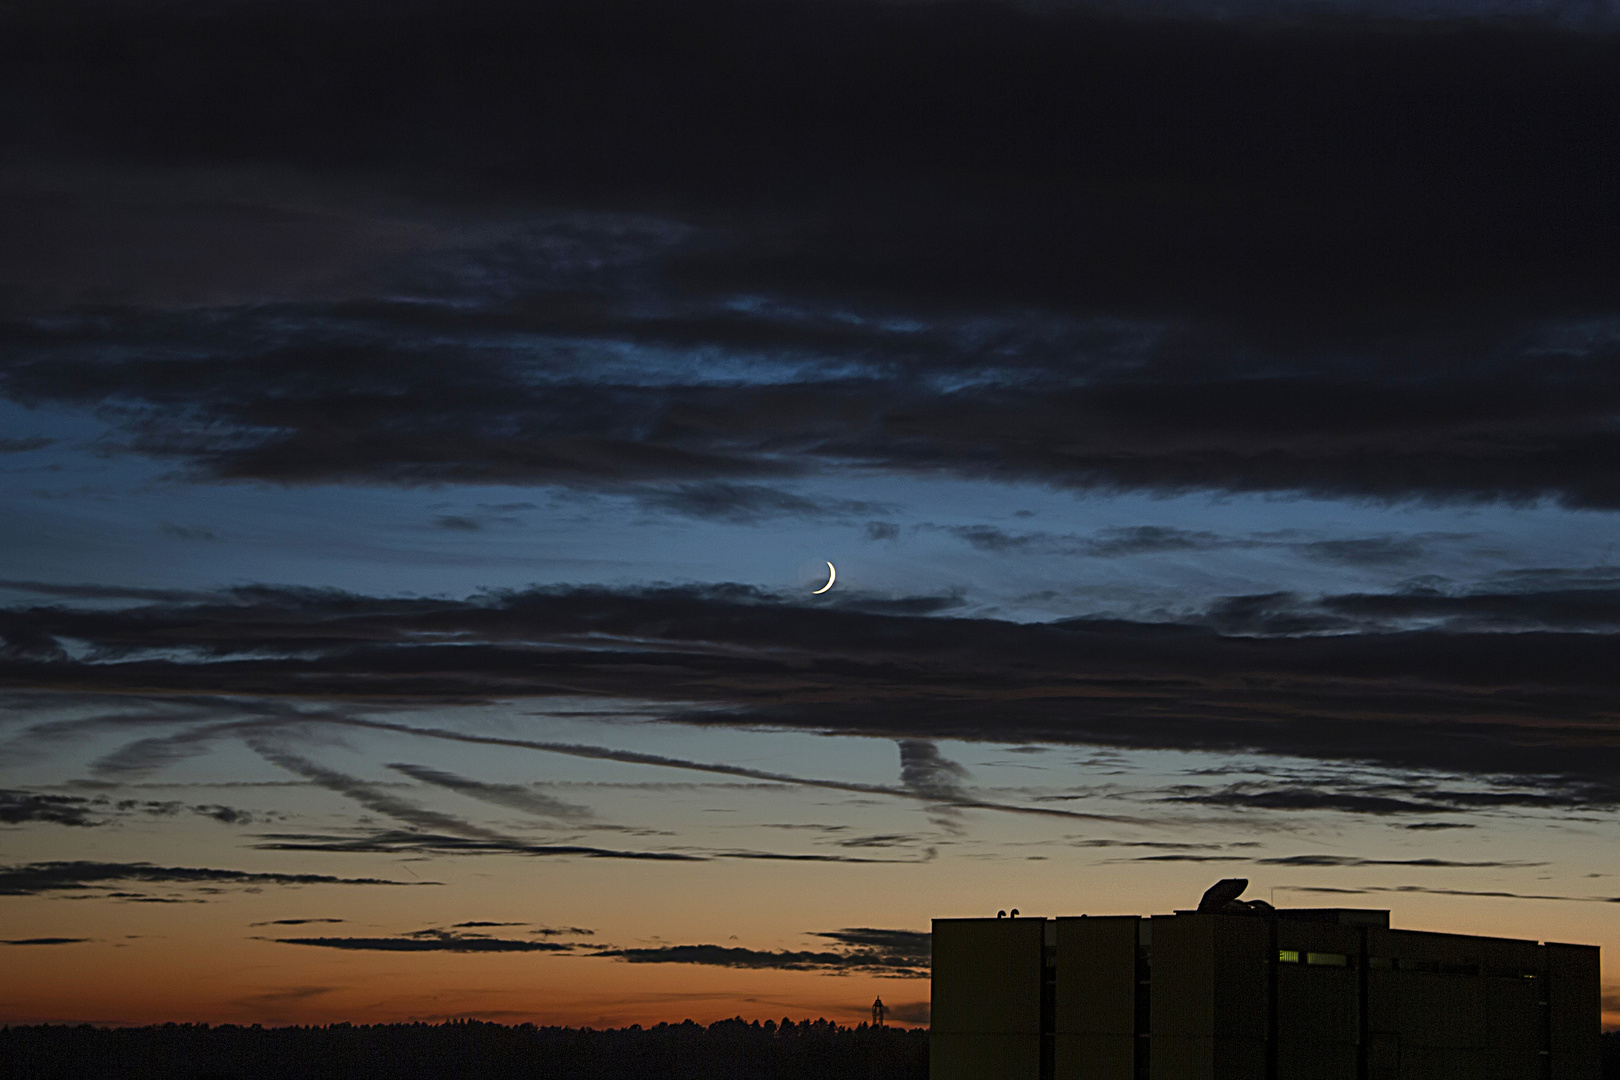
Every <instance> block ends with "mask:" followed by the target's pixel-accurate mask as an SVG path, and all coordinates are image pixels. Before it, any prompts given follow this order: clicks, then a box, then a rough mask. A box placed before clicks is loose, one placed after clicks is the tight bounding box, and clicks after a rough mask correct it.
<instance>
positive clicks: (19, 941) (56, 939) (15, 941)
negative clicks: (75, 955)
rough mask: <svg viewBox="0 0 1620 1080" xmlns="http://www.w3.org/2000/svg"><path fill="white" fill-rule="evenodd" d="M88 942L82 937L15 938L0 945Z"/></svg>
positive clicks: (2, 941)
mask: <svg viewBox="0 0 1620 1080" xmlns="http://www.w3.org/2000/svg"><path fill="white" fill-rule="evenodd" d="M89 940H90V939H89V938H82V937H36V938H15V939H11V940H0V945H80V944H83V943H84V942H86V941H89Z"/></svg>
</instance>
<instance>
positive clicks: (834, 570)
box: [810, 563, 838, 596]
mask: <svg viewBox="0 0 1620 1080" xmlns="http://www.w3.org/2000/svg"><path fill="white" fill-rule="evenodd" d="M837 580H838V567H836V566H834V565H833V564H832V563H828V564H827V584H825V585H823V586H822V587H821V588H819V589H815V590H812V591H811V593H810V595H811V596H820V595H821V594H822V593H824V592H826V591H827V590H828V589H830V588H832V587H833V582H835V581H837Z"/></svg>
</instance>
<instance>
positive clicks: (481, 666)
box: [0, 586, 1620, 842]
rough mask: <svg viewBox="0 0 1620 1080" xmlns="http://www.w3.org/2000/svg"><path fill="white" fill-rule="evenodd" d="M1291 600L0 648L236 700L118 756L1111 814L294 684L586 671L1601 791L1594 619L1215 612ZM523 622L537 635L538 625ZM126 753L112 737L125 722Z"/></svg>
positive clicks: (93, 675) (963, 729)
mask: <svg viewBox="0 0 1620 1080" xmlns="http://www.w3.org/2000/svg"><path fill="white" fill-rule="evenodd" d="M1499 595H1502V596H1507V595H1508V594H1505V593H1504V594H1499ZM1418 599H1419V601H1421V602H1427V601H1426V600H1424V598H1418ZM1511 599H1512V600H1513V601H1514V602H1520V601H1524V600H1525V597H1523V596H1518V595H1515V596H1512V597H1511ZM1397 602H1398V603H1405V602H1406V599H1405V598H1404V597H1397ZM1302 603H1303V602H1302V601H1300V600H1298V598H1290V597H1288V596H1286V595H1281V596H1277V597H1272V598H1268V599H1267V600H1266V602H1265V603H1255V604H1251V605H1249V608H1248V611H1249V613H1250V614H1249V615H1248V616H1246V618H1247V620H1248V621H1243V620H1240V619H1238V617H1237V615H1236V614H1234V612H1236V611H1237V610H1238V606H1237V605H1233V604H1228V605H1225V606H1222V607H1218V608H1216V609H1212V612H1211V613H1210V614H1208V615H1207V616H1205V617H1202V619H1201V621H1202V622H1204V623H1205V625H1196V624H1176V625H1171V624H1151V623H1138V622H1126V621H1119V620H1103V619H1076V620H1066V621H1063V622H1057V623H1047V624H1020V623H1013V622H1006V621H1000V620H995V619H988V618H939V617H931V616H927V615H915V614H889V613H883V612H880V611H863V610H859V609H858V608H842V607H839V606H837V605H817V606H808V605H801V604H798V603H796V602H790V601H788V600H784V599H782V598H779V597H776V596H773V595H771V594H767V593H763V592H760V591H757V590H754V589H750V588H746V587H742V586H719V587H714V588H708V589H696V588H685V589H675V588H656V589H628V590H619V591H614V590H606V589H583V588H582V589H550V590H546V589H542V590H532V591H527V592H515V593H500V594H491V595H487V596H481V597H479V598H476V599H473V600H466V601H458V600H448V599H388V598H370V597H363V596H355V595H352V594H345V593H336V592H324V591H308V590H288V589H272V588H262V587H261V588H253V589H241V590H236V591H235V592H234V593H232V594H231V595H230V597H229V600H228V601H225V600H221V601H218V602H201V603H193V604H154V605H149V606H144V607H138V608H127V607H126V608H120V609H118V610H85V609H73V610H69V609H64V608H57V607H40V608H29V609H13V610H10V611H6V612H3V613H0V616H3V617H0V634H3V635H4V636H5V640H6V641H7V642H8V643H9V644H10V646H11V653H10V656H9V658H6V659H0V687H4V688H6V689H10V690H13V691H25V690H47V689H48V690H50V691H51V692H53V693H60V692H63V691H64V690H70V689H71V690H72V691H73V692H75V693H80V694H90V693H102V694H110V693H118V694H124V695H137V694H138V695H168V696H170V697H173V698H175V699H176V700H188V701H192V702H196V701H197V700H198V699H199V697H200V696H205V695H216V697H215V698H214V699H212V703H211V704H210V705H209V706H208V708H210V709H213V708H216V707H218V708H221V709H231V710H240V711H242V712H245V713H246V719H244V720H242V721H240V722H239V723H240V724H241V725H242V726H241V727H240V728H239V729H233V728H231V727H230V726H229V725H228V724H226V723H224V722H220V723H219V724H218V725H214V728H215V729H214V730H212V731H201V730H193V729H191V728H188V729H186V731H184V732H182V733H181V734H179V735H174V736H163V737H162V738H163V739H166V740H170V741H169V742H157V743H145V744H144V746H143V748H142V749H141V752H140V753H137V754H134V759H135V761H139V762H150V761H161V760H163V754H165V753H169V752H171V751H175V750H179V749H184V748H185V747H186V746H192V745H203V742H202V741H201V740H202V739H203V736H204V735H207V736H208V737H210V738H218V737H226V736H230V737H243V736H247V737H251V738H256V739H259V740H260V741H261V743H262V742H263V740H264V739H265V738H267V737H269V735H270V734H271V733H272V732H274V731H276V730H279V729H282V728H285V729H287V730H289V731H297V732H305V731H307V730H309V729H310V727H311V726H312V725H316V726H320V725H326V726H362V727H367V728H371V729H375V730H392V731H400V732H404V733H410V734H416V735H420V736H424V737H427V738H432V739H443V740H452V741H458V742H464V743H473V744H479V745H491V746H510V747H514V748H523V749H531V750H536V751H543V752H547V753H557V754H567V755H571V756H577V757H584V758H590V759H597V760H609V761H619V762H624V763H627V764H637V765H645V766H652V767H659V768H674V769H681V770H686V771H698V772H704V773H709V774H718V775H723V776H727V777H731V778H735V779H740V780H748V781H761V782H767V783H785V784H795V785H808V786H814V787H822V788H826V789H828V790H837V791H847V792H851V793H855V794H866V795H881V796H885V797H894V798H908V799H914V800H918V801H922V802H930V803H937V804H942V805H943V804H950V805H954V806H957V807H960V808H963V809H971V808H982V809H992V810H997V811H1008V812H1018V813H1044V814H1048V815H1051V816H1059V817H1070V818H1074V817H1080V818H1085V817H1088V816H1091V817H1104V818H1106V817H1107V816H1106V815H1084V814H1079V815H1077V814H1075V813H1073V812H1069V811H1064V810H1061V809H1057V808H1052V807H1045V806H1040V807H1034V806H1018V805H1015V804H1009V803H1004V802H1000V801H997V800H991V799H978V798H952V797H948V796H949V793H948V792H947V791H945V790H944V789H942V788H940V787H939V786H938V782H939V781H941V779H942V778H943V779H948V777H947V776H945V774H943V773H940V772H938V770H935V771H934V772H933V773H931V774H929V775H930V776H931V777H932V779H931V780H928V782H929V783H932V784H933V785H934V786H933V787H931V788H929V789H928V790H926V791H925V790H920V789H918V788H914V787H909V786H906V785H905V784H904V783H899V784H893V785H887V784H858V783H845V782H841V781H831V780H823V779H820V778H815V777H804V776H795V775H792V774H787V773H777V772H772V771H769V770H764V769H755V768H749V767H745V766H733V765H724V764H715V763H707V762H699V761H691V760H685V759H676V758H670V757H668V756H664V755H657V754H647V753H641V752H637V751H630V750H621V749H615V748H611V747H592V746H582V745H577V744H569V743H555V742H547V741H544V740H531V739H519V738H507V737H497V736H480V735H471V734H468V733H466V732H462V731H455V730H450V729H447V728H434V727H427V726H422V725H413V724H407V723H402V722H399V721H396V720H392V719H386V718H384V717H383V716H382V715H379V713H380V711H381V709H380V707H379V709H377V710H372V711H371V712H370V713H368V712H367V710H366V708H365V707H364V705H363V704H359V703H356V704H354V705H350V706H345V707H342V708H338V707H335V706H322V707H321V708H319V709H317V708H315V707H313V706H311V705H309V702H311V701H312V700H319V699H320V698H322V697H327V698H331V699H347V700H349V701H351V702H354V701H356V699H359V701H360V702H363V701H364V700H367V699H370V700H379V701H380V700H386V701H387V702H388V703H389V705H388V708H391V709H397V708H399V707H400V706H401V704H402V703H408V702H413V701H414V702H419V703H423V704H426V703H438V702H443V701H447V700H448V701H456V700H459V701H471V700H490V699H494V698H503V699H509V698H521V697H523V696H526V695H537V696H547V697H555V696H556V695H558V694H559V693H566V694H585V695H596V694H607V695H611V696H613V697H619V698H638V699H641V700H643V701H645V702H648V703H649V705H648V706H647V707H648V708H652V709H657V708H658V707H659V703H668V705H669V707H670V709H671V712H670V717H671V718H672V719H678V720H680V721H682V722H685V723H690V724H707V725H737V724H746V725H755V724H759V725H766V726H780V727H788V728H801V729H808V730H819V731H844V732H858V733H863V734H870V735H881V736H884V737H888V738H894V739H896V740H921V741H923V742H927V741H931V740H935V739H942V738H966V739H974V740H983V741H992V742H995V743H997V744H1003V743H1006V742H1008V741H1028V742H1043V743H1053V742H1057V743H1065V742H1066V743H1086V744H1102V745H1112V746H1121V747H1164V748H1179V749H1196V750H1259V751H1265V752H1270V753H1277V754H1286V755H1295V756H1305V757H1311V758H1317V759H1322V760H1339V761H1346V760H1348V761H1366V762H1373V763H1378V764H1380V765H1384V766H1393V767H1399V768H1408V769H1416V770H1422V769H1438V770H1443V771H1445V772H1448V773H1471V774H1485V775H1494V774H1504V775H1508V776H1517V777H1520V778H1522V782H1521V783H1519V784H1518V786H1517V787H1516V788H1512V789H1504V788H1500V787H1499V788H1496V789H1493V790H1480V791H1468V790H1466V789H1465V788H1464V787H1463V786H1461V785H1458V786H1455V787H1454V788H1448V789H1447V790H1446V791H1445V792H1444V793H1443V797H1442V796H1441V795H1435V794H1434V793H1432V792H1430V793H1428V794H1427V795H1425V796H1424V797H1418V796H1419V794H1420V793H1412V792H1407V793H1401V792H1389V791H1380V792H1366V791H1351V792H1350V793H1351V794H1365V795H1374V796H1378V797H1388V798H1395V799H1405V800H1407V801H1411V802H1422V801H1425V798H1427V799H1428V801H1430V802H1431V803H1433V804H1434V807H1433V808H1434V809H1453V808H1456V809H1468V808H1479V807H1489V806H1492V805H1521V806H1522V805H1544V806H1547V807H1571V806H1578V805H1581V804H1583V803H1585V804H1587V805H1609V804H1612V803H1614V802H1615V801H1616V800H1617V799H1620V789H1617V788H1616V786H1615V784H1614V777H1615V776H1616V775H1620V758H1617V757H1616V751H1615V749H1614V747H1613V746H1612V745H1611V743H1612V740H1611V739H1610V738H1609V737H1608V735H1607V734H1606V733H1607V732H1608V731H1609V730H1610V728H1611V727H1612V724H1613V717H1612V715H1611V712H1612V709H1611V703H1612V701H1613V700H1614V697H1615V694H1616V692H1617V691H1620V685H1617V683H1620V671H1617V669H1616V667H1615V665H1614V664H1613V662H1612V656H1611V655H1610V654H1611V652H1612V648H1611V642H1610V640H1609V636H1608V635H1606V634H1599V633H1585V632H1555V631H1551V630H1541V631H1527V632H1521V633H1512V634H1506V633H1496V632H1479V631H1462V630H1451V629H1438V630H1432V629H1431V630H1414V631H1408V632H1399V633H1395V632H1375V631H1367V630H1361V631H1359V632H1341V633H1338V634H1334V635H1320V634H1314V633H1313V634H1311V635H1304V636H1283V635H1281V634H1280V633H1276V634H1273V636H1237V635H1235V634H1233V633H1232V630H1233V629H1234V628H1235V629H1237V630H1238V631H1240V632H1242V633H1243V634H1253V633H1255V630H1256V627H1257V626H1258V627H1261V628H1264V627H1266V626H1269V627H1270V629H1271V630H1273V631H1276V630H1277V623H1278V621H1279V620H1282V619H1283V618H1284V617H1285V616H1286V617H1288V618H1293V617H1294V614H1293V613H1297V612H1298V611H1299V610H1300V605H1301V604H1302ZM1325 606H1326V602H1324V604H1322V605H1318V606H1317V608H1316V609H1307V614H1309V613H1310V612H1311V611H1312V610H1318V609H1321V608H1324V607H1325ZM1267 612H1271V613H1273V614H1272V615H1266V614H1265V613H1267ZM1341 618H1346V617H1341ZM1266 619H1271V622H1270V623H1267V622H1266V621H1265V620H1266ZM1305 621H1306V622H1307V624H1308V625H1310V626H1313V627H1319V625H1320V623H1319V622H1318V623H1310V622H1309V620H1305ZM1336 625H1341V626H1342V624H1336ZM1352 628H1353V626H1352ZM1217 630H1220V631H1225V632H1224V633H1223V632H1217ZM65 639H72V640H76V641H79V642H84V643H87V644H88V646H89V647H90V648H93V649H94V650H96V651H97V652H96V655H97V657H98V659H97V660H96V661H95V662H89V661H84V660H75V659H70V658H68V657H67V656H66V655H65V654H59V653H58V652H56V651H53V650H59V649H60V648H61V646H60V640H65ZM541 643H543V644H544V645H545V646H546V647H545V648H543V649H538V648H536V647H535V646H536V645H537V644H541ZM146 650H158V651H162V650H170V651H175V652H179V653H181V654H183V655H185V656H186V657H187V659H186V660H184V661H181V660H175V659H169V658H153V657H152V655H151V654H150V653H148V652H146ZM289 686H296V687H297V690H298V695H297V698H296V701H293V702H288V701H285V700H283V698H282V695H284V694H285V692H286V690H287V688H288V687H289ZM693 703H698V705H699V707H698V708H696V709H694V708H693V707H692V705H693ZM677 705H678V706H679V710H678V712H677V711H676V706H677ZM194 707H195V706H187V708H194ZM119 715H121V714H119ZM187 715H196V716H198V717H199V718H201V717H202V716H204V715H206V713H197V714H187ZM152 722H154V721H153V718H152V717H151V716H148V715H146V714H144V713H143V714H140V715H139V716H133V715H132V717H131V718H128V719H119V717H118V716H113V717H111V718H109V719H106V720H97V721H95V723H96V724H97V725H99V726H104V727H107V728H109V729H114V730H116V729H119V728H121V727H124V726H132V725H133V726H138V725H141V724H148V723H152ZM209 726H210V725H207V724H201V725H194V727H202V728H206V727H209ZM98 729H99V728H98ZM75 730H78V729H75ZM1397 734H1398V736H1399V737H1394V736H1396V735H1397ZM919 745H920V744H919ZM266 748H267V749H268V750H270V752H272V753H273V754H276V755H279V757H280V760H281V761H282V762H283V763H284V764H286V765H287V766H288V767H289V768H291V769H292V771H294V772H295V773H297V774H298V775H300V776H304V777H307V778H309V779H312V780H315V781H316V782H318V783H322V784H325V785H327V786H329V787H331V788H332V789H333V790H336V791H340V792H342V793H344V794H345V795H347V796H348V797H351V798H357V799H360V798H363V799H365V800H370V801H369V802H368V803H366V805H369V806H371V808H373V809H376V810H377V812H381V813H388V814H390V815H391V816H395V817H397V818H398V819H399V820H401V821H408V822H410V823H412V824H415V825H418V826H420V827H422V828H424V829H426V830H428V831H430V832H432V833H435V834H445V833H449V832H458V833H460V834H464V835H467V836H468V838H470V839H476V838H479V837H483V836H484V833H482V832H479V833H477V834H476V835H475V834H474V833H469V832H467V828H468V826H467V823H465V822H460V821H459V820H456V821H455V822H454V828H450V827H448V826H446V825H444V823H443V820H444V819H446V818H447V816H446V815H439V814H438V813H437V812H436V811H427V810H424V809H423V808H414V807H412V806H411V805H410V804H408V803H406V802H405V801H404V800H402V799H400V798H399V797H398V796H397V795H394V794H392V793H390V792H386V791H383V790H381V789H380V786H379V785H375V784H368V783H365V782H361V781H357V780H355V779H354V778H350V777H345V776H342V775H341V774H337V773H334V772H332V771H331V770H329V769H325V768H324V767H322V766H318V765H315V764H314V763H311V762H306V761H303V760H302V759H299V760H298V761H294V757H295V756H296V755H289V754H287V753H286V752H284V751H280V750H276V749H274V748H273V747H269V746H268V745H267V747H266ZM119 754H120V755H121V757H120V758H119V760H128V759H129V757H130V754H129V751H128V748H126V750H125V751H120V752H119ZM154 755H155V756H154ZM917 760H918V763H919V765H920V764H921V763H922V759H921V758H918V759H917ZM918 775H919V776H920V777H921V776H923V774H922V773H919V774H918ZM924 779H928V778H927V777H924ZM1514 792H1518V794H1515V793H1514ZM1537 792H1540V793H1542V796H1543V797H1540V798H1539V801H1538V797H1537V796H1536V793H1537ZM379 800H381V801H379ZM384 805H386V806H387V809H386V810H384V809H382V807H383V806H384ZM424 814H426V815H433V816H430V817H424V816H423V815H424ZM488 838H489V839H491V840H492V842H504V841H505V838H501V837H488Z"/></svg>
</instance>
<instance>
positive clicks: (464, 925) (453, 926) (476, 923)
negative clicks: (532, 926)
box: [450, 919, 534, 934]
mask: <svg viewBox="0 0 1620 1080" xmlns="http://www.w3.org/2000/svg"><path fill="white" fill-rule="evenodd" d="M523 925H525V924H524V923H515V922H488V921H486V920H483V919H474V920H473V921H472V922H458V923H451V924H450V929H452V930H466V929H468V928H470V927H476V926H523ZM529 933H531V934H532V933H534V931H533V930H531V931H529Z"/></svg>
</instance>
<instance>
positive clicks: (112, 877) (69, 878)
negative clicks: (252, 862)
mask: <svg viewBox="0 0 1620 1080" xmlns="http://www.w3.org/2000/svg"><path fill="white" fill-rule="evenodd" d="M133 882H141V883H150V884H160V885H190V886H216V885H217V886H231V885H289V886H297V885H407V884H432V883H430V882H403V881H387V880H384V879H382V878H342V877H332V876H331V875H329V874H271V873H257V872H250V871H246V870H214V869H208V868H204V867H191V866H153V865H152V864H151V863H143V862H136V863H109V862H90V861H82V860H81V861H75V862H36V863H23V864H17V865H12V866H5V867H0V896H49V895H53V894H60V893H67V892H84V891H86V890H98V889H106V888H109V887H111V886H114V885H118V884H128V883H133Z"/></svg>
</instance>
